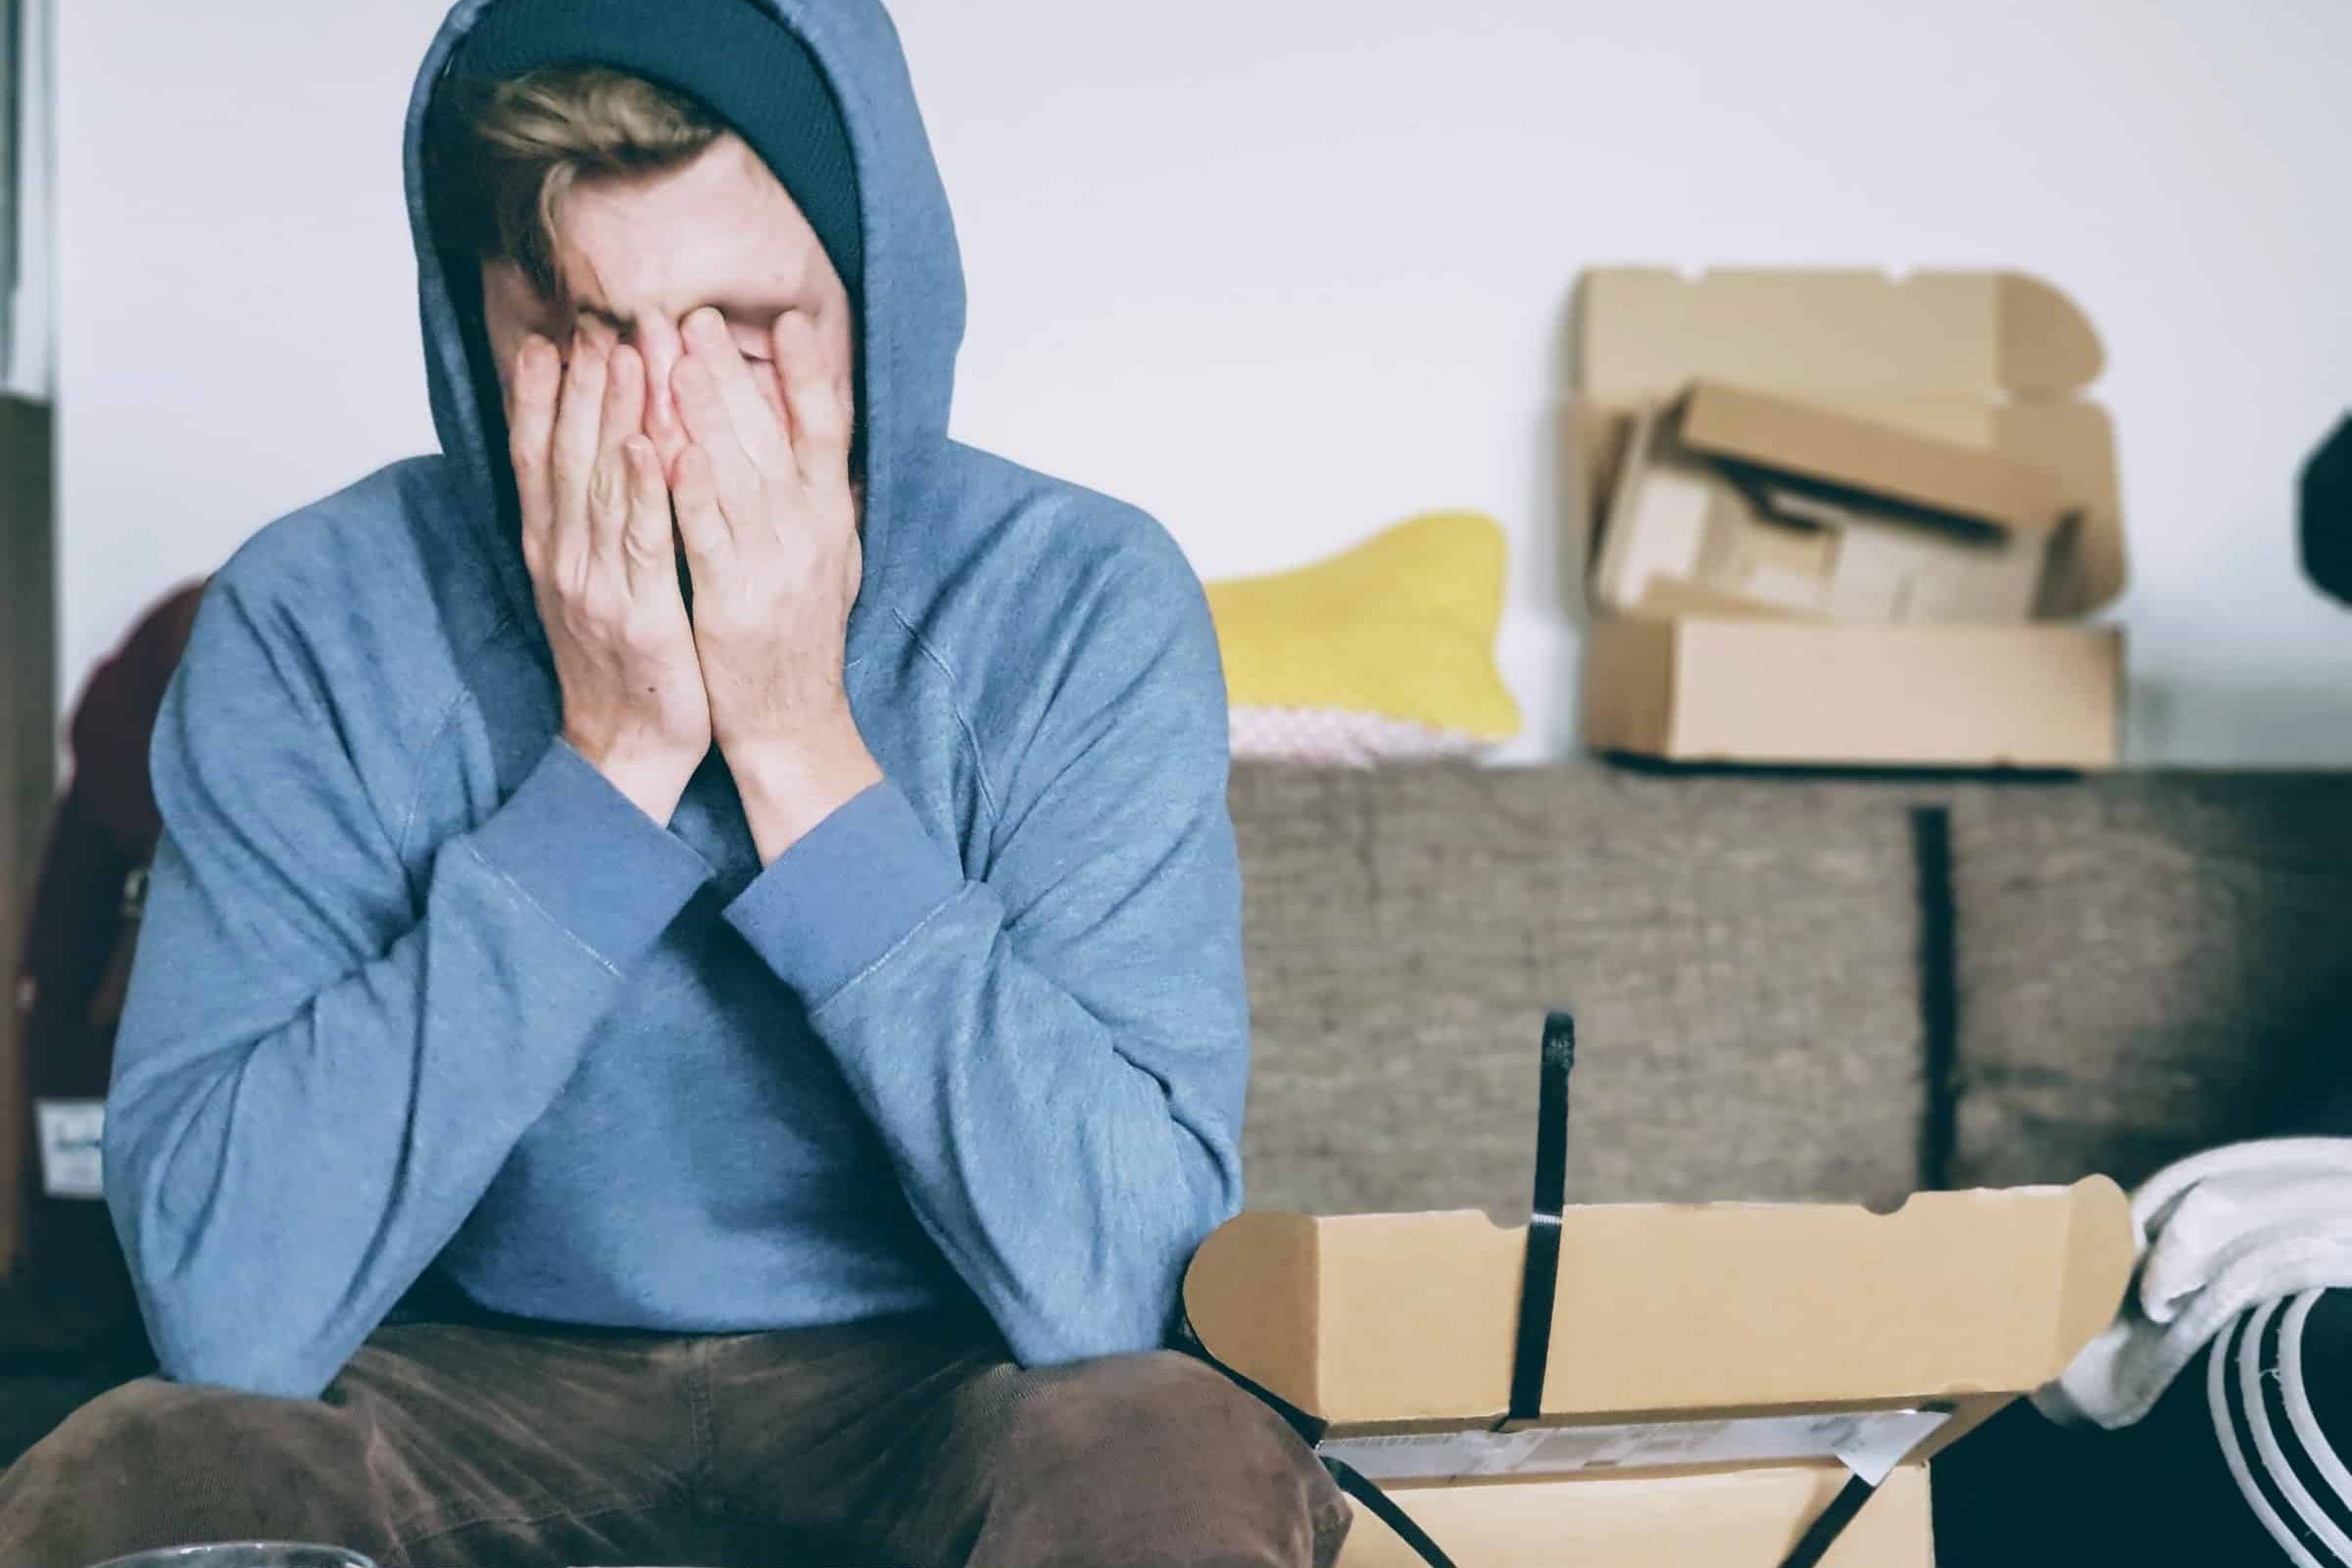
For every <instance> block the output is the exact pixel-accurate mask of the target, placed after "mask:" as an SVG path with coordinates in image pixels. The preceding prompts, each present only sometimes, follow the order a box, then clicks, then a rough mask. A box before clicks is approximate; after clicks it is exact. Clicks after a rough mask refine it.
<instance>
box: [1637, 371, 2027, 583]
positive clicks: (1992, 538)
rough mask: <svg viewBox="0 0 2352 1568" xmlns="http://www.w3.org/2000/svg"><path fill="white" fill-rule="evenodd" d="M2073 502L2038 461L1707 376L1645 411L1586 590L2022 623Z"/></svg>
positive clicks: (1639, 418) (1639, 420)
mask: <svg viewBox="0 0 2352 1568" xmlns="http://www.w3.org/2000/svg"><path fill="white" fill-rule="evenodd" d="M2073 517H2074V513H2073V508H2072V503H2071V502H2070V500H2069V498H2068V497H2067V496H2066V494H2065V493H2064V491H2063V489H2062V488H2061V487H2060V486H2059V484H2058V482H2057V481H2056V480H2055V479H2054V478H2052V477H2051V476H2050V475H2049V474H2048V473H2047V472H2046V471H2044V470H2043V469H2041V468H2039V467H2037V466H2034V465H2032V464H2029V463H2023V462H2020V461H2018V460H2016V459H2012V458H2005V457H2002V456H2000V455H1999V454H1997V453H1990V452H1985V451H1982V450H1979V449H1977V448H1973V447H1965V446H1961V445H1959V444H1958V443H1956V442H1949V441H1938V440H1936V439H1933V438H1931V437H1928V436H1922V435H1917V434H1914V433H1912V432H1910V431H1907V430H1904V429H1902V428H1900V427H1899V426H1896V425H1891V424H1881V423H1877V422H1875V421H1872V420H1868V419H1857V418H1855V417H1852V416H1850V415H1844V414H1839V413H1837V412H1835V411H1833V410H1829V409H1824V408H1820V407H1817V406H1815V405H1812V404H1808V403H1802V402H1798V401H1796V400H1794V399H1791V398H1783V397H1776V396H1772V395H1770V394H1766V393H1760V392H1751V391H1748V390H1746V389H1744V388H1739V387H1730V386H1724V385H1722V384H1720V383H1717V382H1709V381H1702V382H1699V383H1697V384H1696V385H1694V386H1693V387H1692V388H1691V390H1690V391H1688V392H1686V393H1685V394H1684V395H1683V396H1682V397H1680V398H1678V399H1677V400H1675V401H1674V402H1673V403H1670V404H1667V405H1664V406H1663V407H1660V408H1656V409H1651V410H1648V411H1645V412H1644V413H1642V415H1641V416H1639V417H1638V418H1637V421H1636V423H1635V426H1634V433H1633V436H1632V439H1631V443H1630V445H1629V447H1628V449H1627V454H1626V460H1625V465H1624V470H1623V473H1622V476H1621V477H1620V479H1619V481H1618V484H1617V489H1616V494H1615V496H1614V497H1613V499H1612V500H1611V502H1610V505H1609V513H1608V521H1607V524H1606V526H1605V527H1604V528H1603V530H1602V532H1601V540H1602V550H1601V555H1600V559H1599V560H1598V561H1596V562H1595V563H1594V564H1593V584H1592V595H1593V600H1594V601H1595V602H1596V603H1598V604H1600V605H1602V606H1604V607H1605V608H1606V609H1608V610H1610V611H1612V612H1615V613H1632V614H1642V613H1645V612H1646V613H1651V614H1660V613H1662V614H1664V615H1667V616H1671V615H1675V614H1682V613H1709V612H1708V611H1707V610H1705V609H1701V608H1700V607H1699V604H1698V602H1697V601H1696V600H1695V599H1694V597H1693V596H1694V595H1695V594H1703V595H1705V596H1707V599H1708V600H1710V601H1711V602H1712V605H1713V607H1714V609H1713V611H1712V613H1750V614H1759V613H1760V614H1766V615H1770V614H1776V613H1789V614H1795V615H1806V616H1813V617H1823V618H1829V619H1835V620H1861V621H1907V620H1959V621H2022V620H2027V619H2030V618H2032V616H2033V615H2034V611H2035V608H2036V606H2037V605H2038V604H2039V602H2040V593H2041V586H2042V583H2043V580H2044V579H2045V577H2046V576H2047V574H2048V568H2049V564H2050V560H2051V557H2052V553H2053V546H2054V545H2055V543H2056V541H2057V539H2058V537H2059V535H2060V533H2061V531H2062V530H2063V529H2064V528H2066V527H2067V526H2068V524H2069V523H2071V522H2072V520H2073Z"/></svg>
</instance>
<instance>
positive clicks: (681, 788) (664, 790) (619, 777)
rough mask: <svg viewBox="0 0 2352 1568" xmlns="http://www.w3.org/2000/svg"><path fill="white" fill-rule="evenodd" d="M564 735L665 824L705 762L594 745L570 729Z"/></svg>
mask: <svg viewBox="0 0 2352 1568" xmlns="http://www.w3.org/2000/svg"><path fill="white" fill-rule="evenodd" d="M564 740H565V741H566V742H567V743H568V744H569V745H570V747H571V749H572V750H573V751H575V752H578V753H579V754H580V756H581V757H582V758H584V759H585V760H587V762H588V765H589V766H591V767H593V768H595V769H596V770H597V771H598V772H599V773H602V774H603V775H604V776H605V782H606V783H608V784H610V785H612V786H613V788H614V789H616V790H618V791H619V792H620V793H621V794H622V795H624V796H626V797H627V798H628V800H629V803H630V804H631V805H633V806H635V807H636V808H637V809H639V810H640V811H643V812H644V813H645V814H646V815H647V816H649V817H651V818H653V819H654V821H655V822H656V823H657V824H659V825H661V826H662V827H667V826H668V825H669V819H670V818H671V817H672V816H675V815H676V814H677V811H678V802H679V801H680V800H682V799H684V798H685V794H686V785H687V782H688V781H689V780H691V779H692V778H693V777H694V770H695V769H696V768H697V767H699V766H701V765H702V760H701V759H700V758H696V759H695V760H692V761H688V760H686V759H685V758H683V757H680V756H655V755H650V754H646V753H641V752H638V751H635V750H631V749H624V748H618V747H613V748H595V749H592V747H591V746H589V745H583V744H582V742H581V739H580V738H579V737H577V736H574V735H573V734H572V733H571V732H570V731H569V730H566V731H565V732H564Z"/></svg>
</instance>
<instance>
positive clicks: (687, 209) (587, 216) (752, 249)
mask: <svg viewBox="0 0 2352 1568" xmlns="http://www.w3.org/2000/svg"><path fill="white" fill-rule="evenodd" d="M737 146H738V147H739V148H740V143H738V144H737ZM742 151H743V153H744V158H743V160H742V161H743V162H748V163H749V164H750V165H751V166H753V168H754V169H756V170H757V171H758V173H759V175H760V179H761V180H763V181H764V187H763V188H762V187H760V186H759V185H756V184H755V183H754V182H752V181H751V180H750V179H749V177H748V175H747V174H746V173H745V172H743V171H741V170H740V169H736V170H731V171H728V172H724V173H723V175H722V176H721V177H707V176H706V174H705V172H704V171H703V169H702V167H701V164H700V163H699V162H698V164H697V165H695V166H690V167H689V168H688V169H686V170H682V171H678V172H675V173H673V174H670V175H667V176H662V177H659V178H655V179H639V180H629V181H600V182H596V183H593V184H583V185H581V186H578V187H576V188H575V189H574V190H573V191H571V192H570V193H569V194H568V196H567V197H566V199H565V201H564V204H563V209H564V210H563V213H562V216H561V218H560V221H559V222H558V224H557V233H556V239H557V257H556V261H557V270H558V274H559V276H560V278H561V279H562V283H563V293H564V302H563V303H564V305H565V306H566V307H568V308H569V309H571V310H573V311H575V312H577V313H579V314H584V315H595V316H599V317H604V318H608V319H612V320H613V321H614V322H615V323H616V324H627V323H628V322H629V321H630V320H632V319H634V318H636V317H637V316H639V315H641V314H644V313H646V312H648V311H661V312H663V313H664V314H668V315H672V316H675V315H679V314H682V313H683V312H684V311H686V310H690V309H692V308H694V307H695V306H696V305H715V306H717V307H719V309H720V310H722V311H723V312H725V313H726V314H727V315H729V316H749V317H755V318H761V319H764V318H768V317H773V316H774V315H775V314H776V313H777V312H779V311H782V310H785V309H788V308H790V307H791V306H792V305H793V304H795V303H796V302H797V301H798V300H799V298H800V296H801V294H802V293H803V291H804V289H805V287H806V284H807V281H808V279H809V269H810V265H811V263H812V261H813V259H814V258H815V257H816V256H817V255H818V254H820V252H819V248H818V245H817V240H816V235H815V232H814V231H813V230H811V229H810V228H809V223H808V221H807V220H806V219H804V218H803V217H802V216H801V214H800V211H799V209H798V208H796V207H794V206H793V204H792V201H791V198H790V197H788V196H786V195H785V194H784V191H783V187H782V186H781V185H778V184H777V183H776V181H775V178H774V176H773V175H771V174H768V173H767V172H766V170H765V168H764V166H761V165H760V163H759V160H758V158H757V157H754V156H751V155H750V153H749V150H748V149H743V150H742ZM728 162H735V161H734V160H729V161H728Z"/></svg>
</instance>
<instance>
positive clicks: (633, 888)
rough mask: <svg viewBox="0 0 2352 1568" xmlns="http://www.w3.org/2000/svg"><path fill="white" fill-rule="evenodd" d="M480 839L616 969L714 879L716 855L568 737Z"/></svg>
mask: <svg viewBox="0 0 2352 1568" xmlns="http://www.w3.org/2000/svg"><path fill="white" fill-rule="evenodd" d="M472 844H473V851H474V853H475V854H476V855H478V856H480V857H481V858H482V860H483V861H484V862H485V863H486V864H488V865H489V866H490V867H491V869H493V870H495V871H497V872H498V873H499V874H500V875H502V876H504V877H506V878H507V879H508V880H509V881H511V882H513V883H514V884H515V886H516V887H518V888H520V889H521V890H522V891H523V892H524V894H526V895H527V896H528V897H529V898H530V900H531V902H533V903H534V904H536V905H538V906H539V907H540V908H541V909H543V910H544V911H546V913H547V915H548V917H549V918H550V919H552V920H554V921H555V922H556V923H557V924H558V925H561V926H562V927H564V929H565V930H566V931H568V932H570V933H571V934H572V935H573V936H574V937H577V938H578V939H579V940H580V941H581V942H582V943H584V944H586V946H587V947H588V948H590V949H591V950H592V951H594V952H595V953H597V954H598V955H599V956H602V957H603V958H604V959H605V960H606V961H607V962H608V963H610V964H612V965H613V967H614V968H622V967H625V966H626V965H627V964H629V963H631V962H633V961H634V960H636V959H637V958H639V957H641V956H644V954H645V953H646V951H647V950H648V949H650V948H651V947H652V946H653V945H654V943H655V942H656V941H658V940H659V939H660V938H661V935H662V932H664V931H666V930H668V929H669V923H670V922H671V921H672V920H675V919H676V918H677V917H678V911H679V910H681V909H683V908H685V907H686V905H687V902H688V901H689V900H691V899H692V898H693V897H694V896H695V894H696V893H697V892H699V891H700V890H701V889H702V886H703V884H704V883H706V882H708V881H709V880H710V879H711V865H710V862H709V861H707V860H705V859H704V858H702V857H701V856H700V855H697V854H696V853H695V852H694V851H693V850H692V849H690V848H689V847H688V846H687V845H686V842H685V841H684V840H682V839H680V838H678V837H677V836H676V835H675V834H673V833H671V832H670V831H669V830H668V829H667V828H665V827H662V825H661V824H660V823H658V822H656V821H655V820H654V819H653V818H652V817H650V816H647V815H646V814H645V813H644V812H643V811H641V810H639V809H637V807H636V805H635V803H633V802H632V801H630V799H629V798H628V797H627V796H625V795H623V794H621V793H620V791H619V790H617V789H615V788H613V784H612V782H611V781H610V780H609V779H607V778H606V777H605V775H604V774H602V773H600V772H598V771H597V769H596V765H595V764H594V763H592V762H590V761H589V760H587V759H586V758H584V757H582V756H581V755H580V754H579V753H578V752H576V751H574V750H573V749H572V748H571V746H570V744H569V743H568V742H566V741H565V740H564V738H563V737H562V736H560V735H559V736H557V737H556V739H555V740H554V742H552V743H551V744H550V745H549V747H548V749H547V755H546V756H544V757H542V758H541V759H540V760H539V762H538V765H537V766H535V767H533V768H532V769H531V771H530V773H529V775H528V776H527V777H525V778H524V779H523V781H522V786H521V787H520V788H519V789H517V790H515V793H514V794H513V795H511V796H509V797H508V798H507V803H506V805H504V806H502V807H500V808H499V809H498V811H497V812H496V814H494V815H493V816H492V817H491V818H490V819H489V820H488V821H487V822H484V823H483V824H482V825H481V826H480V827H478V828H476V829H475V830H474V832H473V835H472Z"/></svg>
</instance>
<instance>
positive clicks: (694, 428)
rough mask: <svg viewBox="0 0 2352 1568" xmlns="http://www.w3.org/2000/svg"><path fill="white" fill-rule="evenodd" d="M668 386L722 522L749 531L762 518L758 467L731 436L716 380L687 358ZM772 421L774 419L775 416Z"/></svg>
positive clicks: (704, 366) (705, 366) (701, 362)
mask: <svg viewBox="0 0 2352 1568" xmlns="http://www.w3.org/2000/svg"><path fill="white" fill-rule="evenodd" d="M670 386H671V390H672V391H673V392H674V393H675V394H676V398H677V405H678V413H679V415H680V416H681V417H683V418H684V419H685V421H686V433H687V434H688V435H690V436H692V437H693V438H694V444H693V446H692V447H690V448H689V449H688V450H689V451H699V452H700V453H701V454H702V463H703V466H704V467H705V468H707V469H708V470H709V472H710V475H711V488H712V494H713V499H714V502H715V504H717V505H719V506H720V507H722V508H723V509H724V511H725V514H726V518H725V520H727V521H729V522H733V523H737V524H740V525H741V526H743V527H747V528H748V527H752V526H755V525H756V524H757V523H759V522H760V498H761V496H762V494H763V486H762V484H761V480H760V469H759V467H758V466H757V465H756V464H755V463H754V462H753V460H752V457H751V455H750V454H749V453H747V452H745V451H744V448H743V443H742V442H741V441H739V440H737V439H736V437H735V425H734V421H733V420H732V419H731V418H730V417H728V414H727V408H726V403H725V400H724V398H723V397H722V396H721V395H720V393H719V389H718V379H717V377H715V376H714V375H712V374H711V368H710V366H709V365H708V364H707V363H705V361H704V360H703V359H702V357H701V356H699V355H695V354H688V355H687V356H685V357H684V358H683V359H681V360H679V361H678V365H677V368H676V369H675V370H673V371H672V372H671V374H670ZM770 418H771V421H772V418H773V416H770ZM680 461H681V463H682V462H683V458H682V457H681V459H680Z"/></svg>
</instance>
